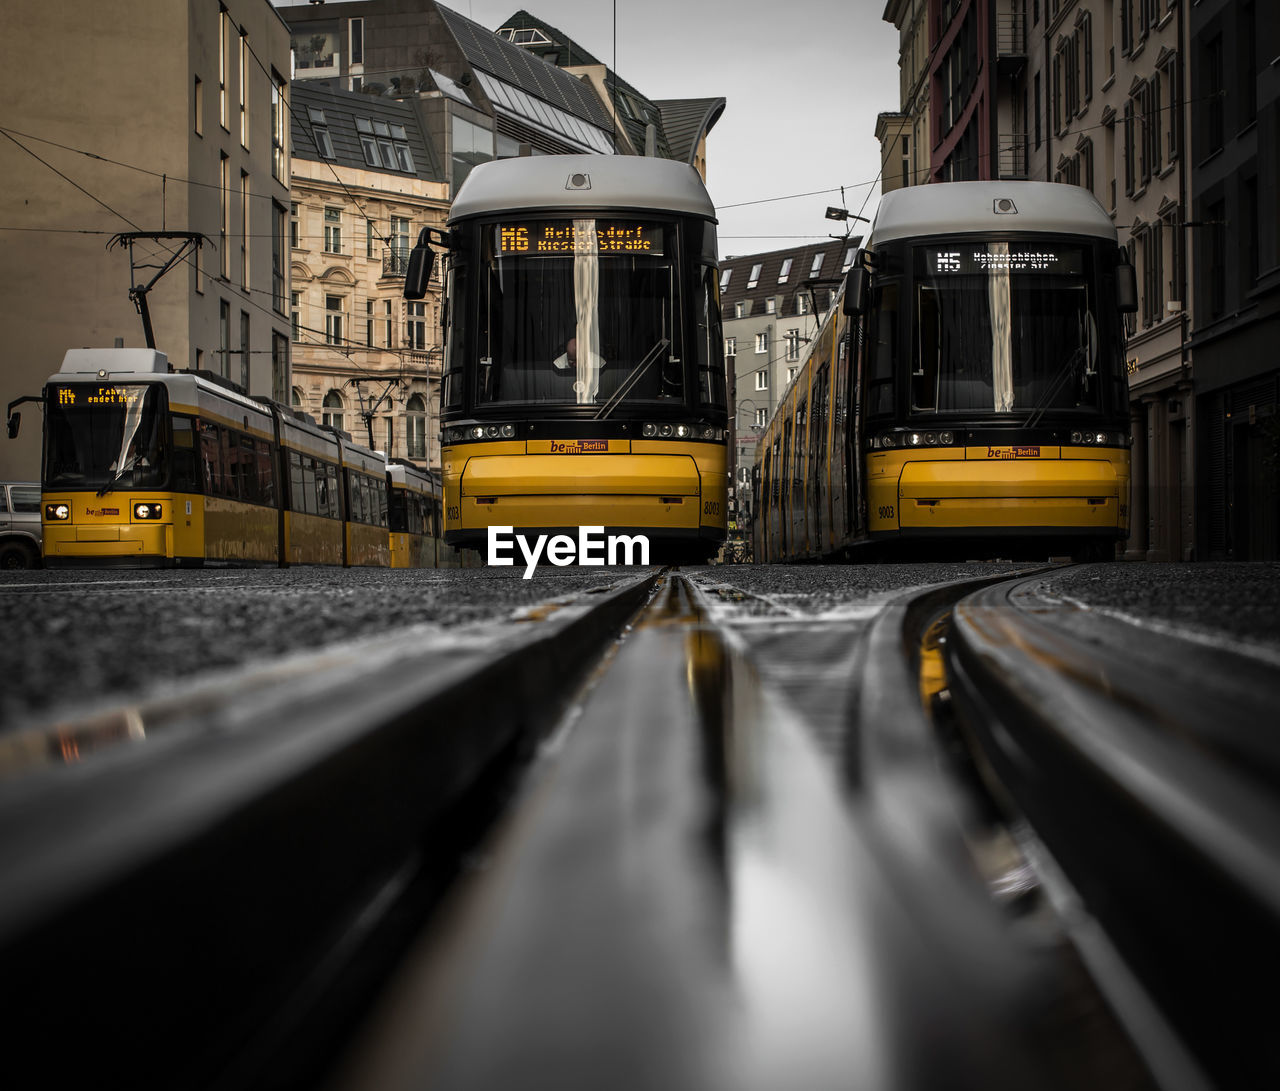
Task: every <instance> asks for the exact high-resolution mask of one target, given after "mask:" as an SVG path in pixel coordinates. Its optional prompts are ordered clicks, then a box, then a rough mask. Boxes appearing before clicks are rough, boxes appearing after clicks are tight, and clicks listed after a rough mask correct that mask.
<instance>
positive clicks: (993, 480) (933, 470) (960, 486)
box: [897, 458, 1128, 534]
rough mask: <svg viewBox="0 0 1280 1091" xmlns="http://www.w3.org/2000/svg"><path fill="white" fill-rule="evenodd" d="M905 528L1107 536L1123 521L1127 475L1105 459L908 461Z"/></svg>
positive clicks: (901, 490) (901, 508) (901, 488)
mask: <svg viewBox="0 0 1280 1091" xmlns="http://www.w3.org/2000/svg"><path fill="white" fill-rule="evenodd" d="M897 491H898V519H899V525H900V527H901V529H902V530H903V531H904V532H906V531H922V532H926V533H927V532H928V531H931V530H946V531H952V532H956V531H958V532H965V531H969V532H979V531H986V530H1004V529H1009V530H1015V529H1019V528H1026V529H1031V530H1035V529H1046V530H1048V529H1052V530H1058V529H1062V530H1068V531H1075V532H1080V533H1089V532H1094V533H1098V534H1105V533H1107V532H1108V531H1111V532H1115V531H1116V530H1117V528H1118V527H1119V526H1120V525H1121V508H1122V505H1123V504H1125V503H1126V502H1127V493H1128V479H1127V477H1125V476H1123V475H1122V474H1120V473H1118V472H1117V467H1116V466H1115V465H1114V464H1113V463H1112V462H1111V461H1104V460H1101V459H1096V460H1095V459H1079V458H1070V459H1051V458H1041V459H1015V460H1009V461H992V462H974V461H972V460H969V461H925V462H908V463H907V464H906V465H904V466H903V468H902V474H901V476H900V477H899V479H898V490H897Z"/></svg>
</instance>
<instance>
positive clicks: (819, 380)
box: [808, 361, 831, 554]
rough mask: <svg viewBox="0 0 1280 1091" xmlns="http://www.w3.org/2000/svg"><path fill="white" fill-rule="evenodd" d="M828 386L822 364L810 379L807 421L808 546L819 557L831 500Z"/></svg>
mask: <svg viewBox="0 0 1280 1091" xmlns="http://www.w3.org/2000/svg"><path fill="white" fill-rule="evenodd" d="M830 386H831V365H830V364H828V363H826V362H825V361H824V362H823V364H822V366H821V367H819V368H818V373H817V374H816V375H815V376H814V377H813V396H812V397H813V420H811V421H810V422H809V490H808V493H809V533H810V535H811V537H810V539H809V545H810V547H811V548H812V549H813V550H814V551H815V552H816V553H818V554H822V553H824V552H826V549H825V545H826V543H825V540H824V538H823V531H824V527H825V526H826V524H827V522H828V521H829V519H827V518H824V509H825V508H826V507H827V504H828V503H829V502H830V499H831V490H830V487H829V486H828V481H827V473H826V469H827V460H826V458H824V457H823V455H824V453H825V452H826V451H827V443H826V439H827V416H828V410H829V408H830V406H829V404H828V399H827V392H828V390H829V388H830Z"/></svg>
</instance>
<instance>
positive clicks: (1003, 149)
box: [999, 133, 1030, 178]
mask: <svg viewBox="0 0 1280 1091" xmlns="http://www.w3.org/2000/svg"><path fill="white" fill-rule="evenodd" d="M999 148H1000V160H999V168H1000V177H1001V178H1026V177H1027V164H1028V158H1027V157H1028V154H1029V152H1030V146H1029V144H1028V143H1027V134H1026V133H1001V134H1000V138H999Z"/></svg>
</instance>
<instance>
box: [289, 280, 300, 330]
mask: <svg viewBox="0 0 1280 1091" xmlns="http://www.w3.org/2000/svg"><path fill="white" fill-rule="evenodd" d="M289 332H290V336H291V337H292V338H293V339H294V340H295V341H301V340H302V293H301V292H290V293H289Z"/></svg>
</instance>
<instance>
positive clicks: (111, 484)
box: [98, 458, 138, 496]
mask: <svg viewBox="0 0 1280 1091" xmlns="http://www.w3.org/2000/svg"><path fill="white" fill-rule="evenodd" d="M137 461H138V460H137V459H136V458H131V459H129V460H128V461H127V462H126V463H125V464H124V465H123V466H122V467H121V468H120V470H119V471H118V472H117V473H116V475H115V477H113V478H112V479H111V480H110V481H108V482H107V483H106V484H105V485H103V486H102V488H100V489H99V490H98V495H99V496H106V495H107V493H109V492H113V491H114V490H115V487H116V485H118V484H119V483H120V482H121V481H123V480H124V475H125V474H127V473H129V472H130V471H131V470H132V469H133V467H134V466H135V465H136V464H137Z"/></svg>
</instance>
